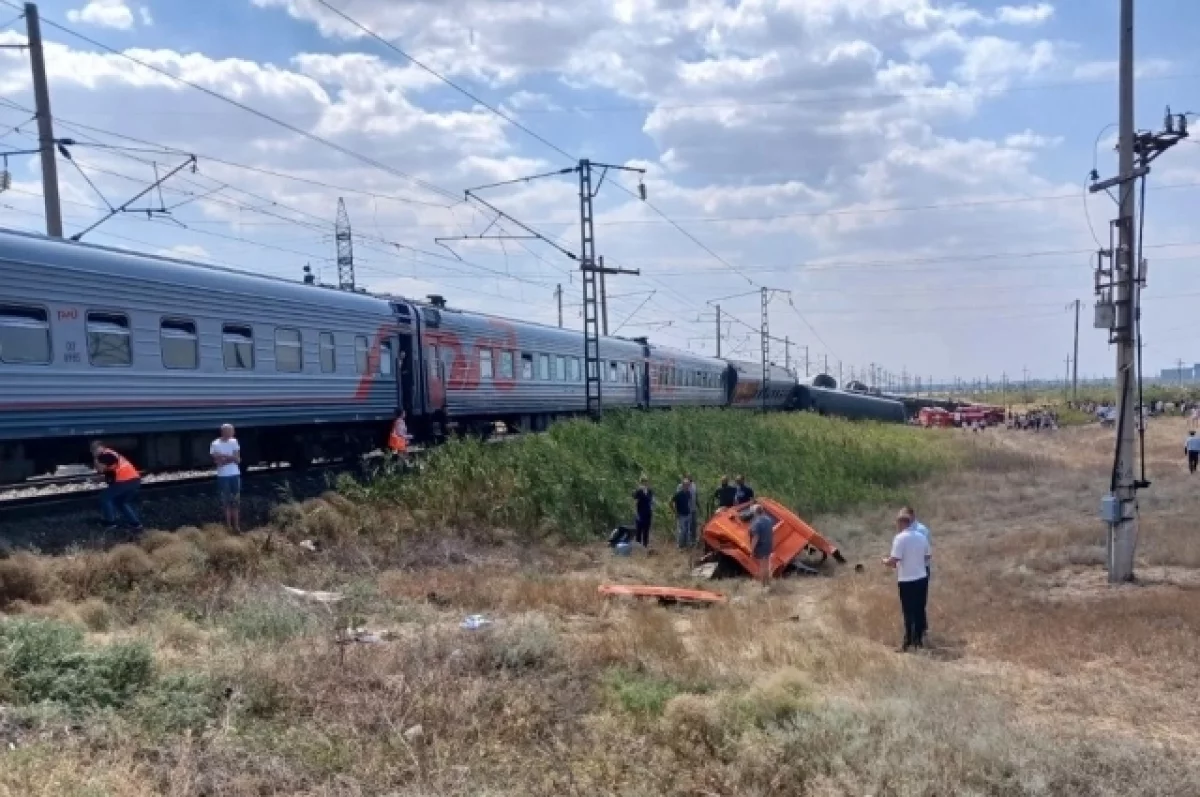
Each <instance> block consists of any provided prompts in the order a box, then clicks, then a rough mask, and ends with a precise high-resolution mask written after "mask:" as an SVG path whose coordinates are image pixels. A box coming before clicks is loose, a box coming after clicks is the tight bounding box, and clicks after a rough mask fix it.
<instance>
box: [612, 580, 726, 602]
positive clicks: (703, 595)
mask: <svg viewBox="0 0 1200 797" xmlns="http://www.w3.org/2000/svg"><path fill="white" fill-rule="evenodd" d="M600 594H601V595H604V596H605V597H613V596H617V595H625V596H630V597H634V598H658V599H659V600H660V601H676V602H679V603H724V602H725V596H724V595H722V594H721V593H719V592H708V591H707V590H703V589H683V588H682V587H655V586H650V585H646V584H601V585H600Z"/></svg>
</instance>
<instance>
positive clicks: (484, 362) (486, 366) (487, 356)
mask: <svg viewBox="0 0 1200 797" xmlns="http://www.w3.org/2000/svg"><path fill="white" fill-rule="evenodd" d="M479 378H480V379H491V378H492V350H491V349H480V350H479Z"/></svg>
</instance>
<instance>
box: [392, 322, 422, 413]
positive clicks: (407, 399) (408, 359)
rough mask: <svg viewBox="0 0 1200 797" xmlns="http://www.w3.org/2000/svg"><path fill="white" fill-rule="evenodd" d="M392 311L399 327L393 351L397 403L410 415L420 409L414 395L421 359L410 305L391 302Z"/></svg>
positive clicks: (415, 393) (415, 394)
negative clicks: (394, 351)
mask: <svg viewBox="0 0 1200 797" xmlns="http://www.w3.org/2000/svg"><path fill="white" fill-rule="evenodd" d="M392 311H393V312H394V313H395V314H396V322H397V326H398V327H399V328H400V335H399V340H398V341H397V342H398V344H399V345H398V346H397V347H396V353H395V358H396V374H397V379H396V390H397V403H398V405H399V406H400V408H401V409H403V410H404V412H405V413H406V414H408V415H409V416H412V415H413V414H415V413H418V411H419V410H420V408H419V407H418V406H416V404H417V402H416V396H417V381H418V377H419V375H420V373H419V370H418V369H419V367H420V359H421V358H420V357H419V356H418V354H419V352H418V351H417V349H416V329H415V327H414V325H413V311H412V308H411V307H410V306H408V305H407V304H402V303H400V302H392Z"/></svg>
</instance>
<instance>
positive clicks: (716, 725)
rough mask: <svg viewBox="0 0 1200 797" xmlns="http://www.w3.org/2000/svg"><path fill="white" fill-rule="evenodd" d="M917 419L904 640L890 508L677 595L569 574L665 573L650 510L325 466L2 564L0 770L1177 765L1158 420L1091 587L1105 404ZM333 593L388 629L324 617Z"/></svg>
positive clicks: (864, 785) (92, 785)
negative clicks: (614, 513)
mask: <svg viewBox="0 0 1200 797" xmlns="http://www.w3.org/2000/svg"><path fill="white" fill-rule="evenodd" d="M929 434H939V433H937V432H930V433H929ZM946 434H947V435H951V434H953V435H957V436H959V437H960V438H963V439H962V440H961V444H962V445H964V446H967V447H969V449H970V451H969V454H968V456H966V457H965V459H964V461H965V463H966V464H965V465H964V466H963V467H962V468H959V469H957V470H956V471H955V472H953V473H951V474H949V475H946V476H943V477H940V478H938V479H937V481H936V482H931V483H925V484H923V485H921V486H919V487H918V488H916V489H915V490H914V492H913V499H914V501H915V503H916V506H917V508H918V510H919V513H920V515H921V517H922V519H923V520H924V521H925V522H926V523H927V524H928V525H929V526H930V527H931V528H932V530H933V535H934V550H935V564H934V576H933V585H932V591H931V598H930V609H931V616H930V623H931V632H930V636H931V643H932V649H931V650H929V651H928V652H926V653H922V654H901V653H897V652H896V646H897V643H898V641H899V637H900V630H901V629H900V618H899V609H898V605H897V599H896V589H895V583H894V580H893V579H894V576H892V574H891V573H890V571H886V570H885V569H884V568H883V567H882V566H880V565H879V564H878V560H879V556H880V555H881V554H883V553H884V552H885V551H886V548H887V544H888V541H889V538H890V532H889V526H890V524H889V522H888V521H889V518H890V517H891V515H892V513H893V512H894V508H893V507H874V508H870V509H865V510H861V511H857V512H854V513H850V514H840V515H830V516H823V517H818V518H813V519H812V520H813V523H814V525H815V526H816V527H817V528H819V529H821V530H822V531H823V532H825V533H827V534H828V535H829V536H832V537H833V538H834V539H836V540H837V541H838V542H839V543H840V544H841V545H842V546H843V548H844V550H845V551H846V553H847V555H848V558H849V559H850V561H851V563H854V562H862V563H863V564H864V566H865V569H864V572H861V573H856V572H854V570H853V568H852V567H844V568H842V569H840V570H838V571H831V572H832V577H828V578H806V579H792V580H788V581H783V582H777V583H776V584H775V585H774V586H773V587H772V589H771V591H770V592H769V593H764V592H763V591H762V590H761V588H759V587H758V586H756V585H754V584H752V583H750V582H748V581H742V580H728V581H722V582H716V583H715V588H716V589H719V590H722V591H725V592H726V593H727V594H728V595H729V596H730V601H729V603H728V604H726V605H724V606H718V607H713V608H704V609H700V608H682V607H674V608H672V607H663V606H658V605H653V604H650V605H646V604H639V603H630V602H607V601H604V600H602V599H601V598H599V596H598V595H597V593H596V590H597V587H598V585H600V584H601V583H605V582H607V581H618V582H626V583H630V582H645V583H660V584H674V585H690V584H692V582H691V580H690V579H689V577H688V569H689V568H688V560H687V557H686V556H685V555H684V554H681V553H678V552H676V551H674V550H671V549H670V546H669V545H668V544H667V542H666V540H665V539H664V540H660V541H659V546H658V547H659V549H660V551H659V553H658V555H656V556H650V557H646V556H644V555H641V554H640V552H639V553H638V554H635V556H634V557H632V558H629V559H620V558H614V557H612V556H611V555H610V554H609V552H608V550H607V548H605V547H604V546H603V545H602V544H593V545H590V546H578V545H567V544H565V543H559V544H555V543H553V542H543V543H538V544H536V545H521V544H518V542H517V539H516V538H515V537H513V536H512V535H510V534H507V533H505V532H503V531H500V530H493V529H480V528H474V529H456V530H453V531H437V532H434V531H423V530H422V529H423V527H425V526H427V525H431V524H429V523H428V522H427V518H425V517H424V516H418V517H413V516H412V515H411V514H407V513H403V512H398V511H395V510H384V509H381V508H379V507H376V506H372V505H362V504H356V503H354V502H350V501H347V500H345V499H342V498H339V497H337V496H332V497H330V498H329V499H327V500H324V501H315V502H310V503H308V504H306V505H304V506H303V507H297V508H294V509H293V510H291V511H289V512H288V513H285V515H284V516H283V517H281V518H280V522H279V524H278V526H277V527H276V528H275V529H273V530H271V531H267V530H262V531H258V532H254V533H253V534H251V535H249V536H248V537H247V538H242V539H233V538H229V537H226V536H224V535H223V534H221V533H220V532H219V531H216V530H203V531H202V530H187V531H183V532H180V533H177V534H175V535H166V534H159V533H156V534H152V535H151V536H149V537H148V538H147V539H146V540H144V541H143V542H142V544H141V545H139V546H136V547H135V546H122V547H120V548H118V549H115V550H113V551H111V552H107V553H80V554H77V555H74V556H69V557H59V558H55V559H48V558H40V557H32V556H28V555H17V556H15V557H11V558H9V559H7V560H3V561H0V606H2V607H3V608H4V610H5V611H6V612H7V613H8V614H9V618H8V620H6V621H5V622H4V623H3V624H0V651H4V650H6V651H7V653H4V654H3V655H5V656H7V660H6V662H5V668H6V670H5V673H4V674H2V675H0V795H5V797H7V795H13V796H14V797H16V796H17V795H20V797H63V796H64V795H88V796H89V797H90V796H92V795H95V796H96V797H99V796H100V795H105V796H107V795H112V796H113V797H143V796H148V795H171V796H172V797H200V796H201V795H236V796H238V797H242V796H243V795H244V796H246V797H249V796H250V795H311V796H312V797H317V796H318V795H319V796H320V797H357V796H358V795H397V796H399V795H404V796H405V797H410V796H411V797H418V795H419V796H421V797H425V796H426V795H428V796H429V797H433V796H434V795H437V796H439V797H452V796H456V795H464V796H465V795H473V796H474V797H489V796H491V795H497V796H498V795H629V796H630V797H633V796H635V795H638V796H640V795H646V797H649V796H650V795H694V796H696V797H701V796H702V795H703V796H707V795H747V797H755V796H757V795H814V796H815V795H842V794H845V795H874V797H884V796H885V795H896V796H899V795H946V796H949V795H1004V796H1005V797H1007V796H1008V795H1113V796H1114V797H1115V796H1116V795H1122V796H1123V797H1124V796H1125V795H1184V794H1195V793H1200V753H1197V750H1200V703H1197V701H1196V700H1195V689H1196V684H1197V683H1198V682H1200V539H1198V536H1197V535H1198V534H1200V528H1198V524H1197V518H1200V476H1196V477H1194V478H1189V477H1188V475H1187V472H1186V467H1185V465H1184V462H1183V456H1182V439H1183V436H1184V434H1185V432H1184V427H1183V425H1182V423H1181V422H1175V421H1161V422H1158V423H1157V424H1156V425H1154V426H1152V428H1151V430H1150V435H1149V440H1148V444H1147V445H1148V455H1149V458H1150V476H1151V478H1152V480H1153V481H1154V485H1153V488H1152V489H1151V490H1150V491H1149V492H1148V493H1147V494H1146V496H1145V498H1144V500H1143V503H1142V513H1143V522H1142V526H1141V530H1140V534H1141V539H1140V544H1139V556H1140V560H1141V561H1140V565H1139V570H1138V572H1139V578H1140V580H1139V583H1137V584H1135V585H1128V586H1121V587H1117V588H1111V587H1109V586H1107V585H1106V584H1105V577H1104V572H1103V567H1102V562H1103V557H1104V548H1103V531H1102V528H1101V526H1100V524H1099V522H1098V521H1097V519H1096V515H1097V509H1098V503H1099V496H1100V494H1101V493H1102V492H1103V488H1104V486H1105V483H1106V480H1107V477H1106V468H1107V460H1108V457H1109V446H1110V442H1111V434H1112V433H1111V431H1107V430H1100V429H1098V428H1094V427H1080V428H1073V429H1066V430H1061V431H1059V432H1054V433H1041V434H1034V433H1006V432H987V433H984V434H979V435H970V434H963V433H958V432H947V433H946ZM301 539H315V540H318V541H319V542H320V543H321V548H320V550H319V551H317V552H315V553H314V552H311V551H308V550H306V549H305V548H303V547H300V546H299V545H297V544H296V542H297V541H299V540H301ZM283 584H287V585H290V586H294V587H298V588H303V589H310V590H339V591H340V592H342V593H343V594H344V596H345V597H344V600H342V601H341V602H340V603H337V604H332V605H325V604H320V603H317V602H314V601H311V600H305V599H303V598H296V597H293V596H291V595H288V594H285V592H284V590H283V589H282V586H281V585H283ZM471 614H483V615H484V616H486V617H487V618H489V619H490V620H492V621H493V624H492V625H490V626H488V627H485V628H483V629H480V630H474V631H470V630H464V629H462V628H461V627H460V622H461V621H462V620H463V618H464V617H465V616H467V615H471ZM347 623H350V624H353V625H356V626H364V627H367V628H370V629H385V630H387V631H388V632H389V638H388V639H387V641H384V642H381V643H378V644H351V645H346V646H344V647H341V646H338V645H337V644H335V642H334V639H335V636H334V629H335V627H338V626H344V625H345V624H347ZM72 629H79V632H78V633H76V632H74V631H72Z"/></svg>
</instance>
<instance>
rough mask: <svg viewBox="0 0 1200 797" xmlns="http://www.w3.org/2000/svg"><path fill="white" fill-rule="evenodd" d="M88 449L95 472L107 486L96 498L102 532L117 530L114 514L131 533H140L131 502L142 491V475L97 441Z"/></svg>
mask: <svg viewBox="0 0 1200 797" xmlns="http://www.w3.org/2000/svg"><path fill="white" fill-rule="evenodd" d="M91 448H92V462H93V464H94V465H95V468H96V472H97V473H99V474H100V475H101V476H103V477H104V481H106V482H107V483H108V486H107V487H105V488H104V491H103V492H102V493H101V494H100V517H101V519H102V520H103V521H104V528H105V529H106V530H112V529H115V528H117V526H118V525H119V524H118V522H117V514H118V513H120V514H121V515H124V517H125V521H126V523H128V525H129V527H130V529H131V530H133V531H135V532H138V531H141V530H142V521H141V518H139V517H138V514H137V510H136V509H134V508H133V502H134V499H136V498H137V494H138V491H139V490H140V489H141V488H142V474H140V473H138V470H137V468H135V467H134V466H133V464H132V463H131V462H130V461H129V460H127V459H125V457H123V456H121V455H120V454H118V453H117V452H116V451H113V450H112V449H111V448H108V447H107V446H105V445H104V443H102V442H100V441H99V440H95V441H93V442H92V446H91Z"/></svg>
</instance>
